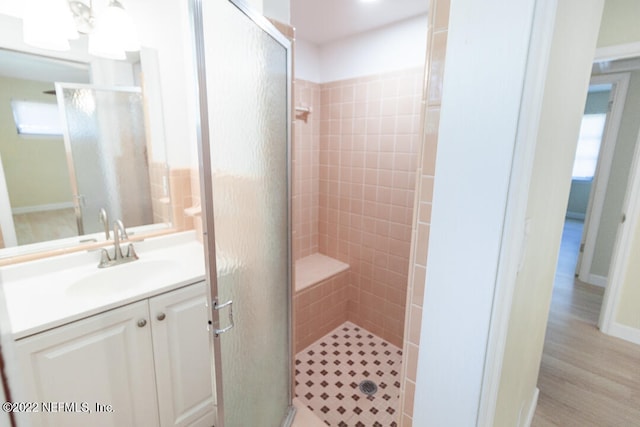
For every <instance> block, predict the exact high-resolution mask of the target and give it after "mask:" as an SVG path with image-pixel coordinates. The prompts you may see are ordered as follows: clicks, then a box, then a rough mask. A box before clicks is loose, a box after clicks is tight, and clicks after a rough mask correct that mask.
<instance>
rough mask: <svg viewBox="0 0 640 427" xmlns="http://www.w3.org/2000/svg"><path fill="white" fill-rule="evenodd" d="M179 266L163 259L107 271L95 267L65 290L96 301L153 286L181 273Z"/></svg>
mask: <svg viewBox="0 0 640 427" xmlns="http://www.w3.org/2000/svg"><path fill="white" fill-rule="evenodd" d="M180 267H181V266H180V264H179V263H178V262H176V261H172V260H166V259H152V260H142V259H141V260H137V261H132V262H129V263H126V264H120V265H116V266H113V267H108V268H97V267H96V269H95V271H94V272H93V273H90V274H88V275H86V276H84V277H82V278H81V279H78V280H76V281H74V282H73V283H72V284H71V285H69V287H67V289H66V294H67V295H68V296H70V297H80V298H99V297H102V296H105V295H113V294H120V293H122V292H128V291H132V290H137V289H142V288H145V287H149V286H153V282H154V281H157V280H158V278H162V279H166V278H168V277H171V276H173V275H176V274H177V272H178V271H180Z"/></svg>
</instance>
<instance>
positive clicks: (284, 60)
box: [192, 0, 291, 427]
mask: <svg viewBox="0 0 640 427" xmlns="http://www.w3.org/2000/svg"><path fill="white" fill-rule="evenodd" d="M192 7H193V16H194V28H195V35H196V46H197V48H198V69H199V86H200V87H199V89H200V111H201V122H202V123H201V131H202V135H201V138H202V139H201V163H202V170H203V173H202V182H201V184H202V193H203V195H204V200H203V220H204V228H205V233H206V234H205V238H206V244H205V246H206V250H207V260H208V271H209V273H208V276H209V281H210V284H211V295H212V299H213V301H215V303H214V304H213V309H212V322H213V326H212V328H213V329H215V330H214V331H212V333H213V334H214V336H215V338H214V339H213V341H214V359H215V378H216V394H217V404H218V408H217V409H218V424H216V425H217V426H218V427H222V426H224V427H240V426H260V427H276V426H281V425H282V424H283V422H284V421H286V420H287V416H288V415H289V413H290V409H291V408H290V405H291V363H290V362H291V350H290V292H291V291H290V277H289V276H290V274H289V272H290V262H289V257H290V255H289V242H290V238H289V229H290V227H289V176H288V162H289V152H288V146H289V144H288V142H289V125H290V121H289V111H290V93H289V92H290V87H289V77H288V76H289V72H290V66H291V65H290V51H289V49H290V44H289V42H288V40H286V39H284V38H283V37H282V36H281V35H280V34H279V33H276V32H275V31H274V29H273V27H272V26H271V25H270V24H269V23H268V22H267V21H266V20H264V19H263V18H262V17H256V16H254V15H253V14H252V13H251V12H249V11H247V10H245V9H243V8H241V7H239V6H236V5H235V4H234V3H233V2H230V1H225V0H193V3H192ZM232 325H233V326H232ZM216 331H217V333H216Z"/></svg>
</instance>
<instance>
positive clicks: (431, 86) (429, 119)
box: [400, 0, 450, 427]
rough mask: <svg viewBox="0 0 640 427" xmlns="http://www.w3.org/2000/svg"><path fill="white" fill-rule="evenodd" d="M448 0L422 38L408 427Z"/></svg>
mask: <svg viewBox="0 0 640 427" xmlns="http://www.w3.org/2000/svg"><path fill="white" fill-rule="evenodd" d="M449 5H450V0H430V2H429V11H430V13H429V16H430V18H429V30H428V40H427V58H428V61H427V72H426V75H427V79H426V88H425V90H424V95H423V98H424V101H425V102H424V104H425V112H424V120H425V123H424V126H423V128H424V136H423V137H424V142H423V143H422V144H423V145H422V148H421V153H420V159H419V164H418V175H417V179H416V194H415V200H416V202H415V203H416V215H415V218H414V220H413V223H412V224H413V225H412V227H413V233H412V236H413V237H412V242H411V247H412V250H411V259H410V266H411V270H410V274H409V281H408V284H409V289H408V290H407V308H408V309H407V310H406V318H405V322H406V324H407V327H406V328H405V331H404V345H403V352H402V353H403V359H402V372H401V377H402V385H401V393H400V396H401V397H400V412H401V417H400V425H401V426H402V427H411V426H412V425H413V407H414V397H415V390H416V374H417V370H418V351H419V349H420V329H421V328H420V326H421V321H422V305H423V300H424V287H425V277H426V264H427V249H428V243H429V227H430V224H431V202H432V200H433V183H434V174H435V160H436V148H437V143H438V125H439V123H440V100H441V96H442V81H443V73H444V62H445V51H446V47H447V30H448V26H449Z"/></svg>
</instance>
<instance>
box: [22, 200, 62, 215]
mask: <svg viewBox="0 0 640 427" xmlns="http://www.w3.org/2000/svg"><path fill="white" fill-rule="evenodd" d="M69 208H73V202H62V203H49V204H47V205H34V206H23V207H20V208H13V209H11V213H12V214H13V215H20V214H26V213H33V212H46V211H57V210H58V209H69Z"/></svg>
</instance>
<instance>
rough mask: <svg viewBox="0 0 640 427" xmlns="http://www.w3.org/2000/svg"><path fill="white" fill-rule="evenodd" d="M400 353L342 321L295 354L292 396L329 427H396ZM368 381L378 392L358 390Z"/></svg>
mask: <svg viewBox="0 0 640 427" xmlns="http://www.w3.org/2000/svg"><path fill="white" fill-rule="evenodd" d="M401 361H402V351H401V350H400V349H399V348H398V347H396V346H394V345H392V344H389V343H388V342H386V341H384V340H382V339H381V338H379V337H377V336H375V335H374V334H372V333H371V332H369V331H367V330H365V329H363V328H361V327H359V326H356V325H354V324H353V323H350V322H346V323H344V324H343V325H341V326H339V327H338V328H336V329H334V330H333V331H331V332H329V333H328V334H327V335H325V336H324V337H322V338H320V339H319V340H318V341H316V342H315V343H313V344H311V345H310V346H309V347H307V348H305V349H304V350H302V351H301V352H300V353H298V354H297V355H296V395H297V397H298V399H300V401H301V402H302V403H304V404H305V405H306V406H307V407H308V408H309V409H311V410H312V411H313V413H314V414H316V415H317V416H318V417H319V418H320V419H321V420H322V421H324V423H325V424H326V425H329V426H344V427H347V426H349V427H350V426H356V427H372V426H385V427H387V426H397V425H398V424H397V418H398V400H399V395H400V364H401ZM363 380H371V381H373V382H374V383H375V384H376V385H377V386H378V391H377V392H376V393H375V394H373V395H371V396H367V395H365V394H364V393H363V392H361V391H360V389H359V387H358V386H359V384H360V383H361V382H362V381H363Z"/></svg>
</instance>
